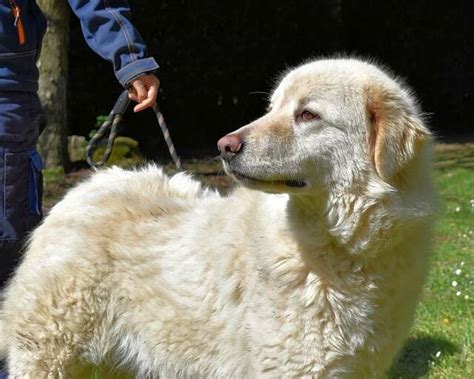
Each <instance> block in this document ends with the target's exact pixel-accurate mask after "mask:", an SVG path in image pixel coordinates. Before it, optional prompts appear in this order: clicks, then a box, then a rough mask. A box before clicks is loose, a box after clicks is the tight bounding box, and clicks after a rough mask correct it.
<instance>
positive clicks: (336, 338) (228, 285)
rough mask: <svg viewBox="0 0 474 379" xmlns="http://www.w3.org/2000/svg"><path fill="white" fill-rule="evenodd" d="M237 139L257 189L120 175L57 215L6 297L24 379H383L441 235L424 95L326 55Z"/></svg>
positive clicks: (41, 231) (300, 72)
mask: <svg viewBox="0 0 474 379" xmlns="http://www.w3.org/2000/svg"><path fill="white" fill-rule="evenodd" d="M232 136H233V137H237V138H238V139H239V140H240V141H241V146H240V145H239V149H238V151H233V152H229V151H227V152H225V151H224V152H223V155H224V157H225V167H226V170H227V172H228V173H230V174H232V175H234V176H235V177H236V178H237V179H238V180H239V181H240V182H241V183H242V184H243V185H244V186H243V187H240V188H238V189H237V190H235V192H234V193H232V194H231V195H229V196H227V197H221V196H219V195H218V194H217V193H215V192H213V191H208V190H203V189H202V188H201V187H200V185H199V184H198V183H197V182H196V181H194V180H193V179H192V178H191V177H189V176H187V175H186V174H178V175H175V176H174V177H172V178H168V177H167V176H166V175H164V174H163V173H162V171H161V170H160V169H159V168H157V167H154V166H150V167H148V168H145V169H142V170H138V171H124V170H122V169H119V168H113V169H110V170H105V171H101V172H99V173H97V174H94V175H93V176H92V178H91V179H90V180H88V181H87V182H85V183H83V184H81V185H79V186H78V187H77V188H75V189H73V190H72V191H70V192H69V193H68V194H67V196H66V197H65V198H64V200H62V201H61V202H60V203H58V204H57V205H56V206H55V207H54V208H53V209H52V211H51V212H50V214H49V215H48V216H47V218H46V219H45V220H44V222H43V224H42V225H41V226H40V227H38V228H37V230H36V231H35V232H34V234H33V236H32V239H31V242H30V244H29V247H28V249H27V251H26V253H25V256H24V259H23V262H22V264H21V266H20V267H19V269H18V270H17V272H16V274H15V276H14V278H13V279H12V281H11V283H10V285H9V287H8V289H7V290H6V293H5V301H4V304H3V315H2V318H3V321H2V323H3V325H2V327H3V333H2V335H1V339H2V345H3V349H4V350H5V354H6V358H7V361H8V368H9V371H10V375H11V377H12V378H22V379H23V378H43V377H51V378H53V377H54V378H63V377H77V376H79V373H80V372H82V370H83V369H86V368H87V366H88V365H99V366H100V365H108V366H111V367H117V368H118V369H124V370H127V371H129V372H130V373H131V374H132V375H134V376H136V377H139V378H145V377H163V378H166V377H219V378H232V377H234V378H237V377H239V378H240V377H273V378H274V377H303V376H306V377H317V378H342V377H347V378H377V377H381V376H383V374H384V372H386V370H387V369H388V368H389V366H390V364H391V362H392V360H393V358H394V356H395V355H396V353H397V351H398V350H399V349H400V347H401V344H402V342H403V340H404V338H405V337H406V335H407V332H408V329H409V327H410V324H411V322H412V318H413V314H414V310H415V305H416V303H417V300H418V297H419V294H420V290H421V287H422V283H423V279H424V276H425V270H426V263H427V257H428V252H429V240H430V234H431V223H432V221H431V220H432V208H433V203H434V192H433V188H432V183H431V177H430V171H431V166H430V149H431V136H430V132H429V131H428V130H427V129H426V127H425V126H424V124H423V121H422V119H421V116H420V111H419V109H418V107H417V106H416V104H415V102H414V100H413V97H412V95H411V94H410V93H409V92H408V91H407V89H406V88H405V87H404V86H403V85H402V84H400V82H399V81H397V80H395V79H393V78H391V77H390V76H389V75H388V74H387V73H384V72H383V71H382V70H380V69H378V68H376V67H375V66H373V65H371V64H368V63H365V62H361V61H358V60H354V59H332V60H331V59H328V60H319V61H315V62H312V63H308V64H305V65H302V66H300V67H298V68H296V69H294V70H292V71H290V72H289V73H288V74H287V75H286V76H285V77H284V79H283V80H282V81H281V83H280V84H279V86H278V87H277V89H276V90H275V92H274V94H273V96H272V98H271V104H270V110H269V112H268V113H267V114H266V115H264V116H263V117H261V118H260V119H258V120H256V121H255V122H253V123H251V124H249V125H247V126H245V127H243V128H241V129H239V130H237V131H236V132H234V133H232V135H231V137H232ZM248 187H250V189H249V188H248ZM256 190H257V191H256ZM258 190H261V191H258Z"/></svg>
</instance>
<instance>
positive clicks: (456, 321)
mask: <svg viewBox="0 0 474 379" xmlns="http://www.w3.org/2000/svg"><path fill="white" fill-rule="evenodd" d="M436 182H437V185H438V190H439V193H440V200H441V206H440V214H439V219H438V223H437V226H436V234H435V241H434V254H433V259H432V262H431V269H430V274H429V278H428V282H427V284H426V286H425V292H424V295H423V299H422V302H421V304H420V305H419V307H418V310H417V317H416V322H415V325H414V328H413V331H412V333H411V337H410V339H409V341H408V342H407V344H406V346H405V349H404V351H403V352H402V354H401V356H400V359H399V361H398V362H397V363H396V364H395V365H394V367H393V369H392V372H391V375H390V376H391V377H392V378H404V379H405V378H407V379H409V378H433V379H434V378H436V379H438V378H446V379H451V378H453V379H455V378H459V379H461V378H462V379H464V378H474V310H473V308H474V145H472V144H471V145H459V146H454V147H452V146H451V147H442V146H441V147H438V148H437V149H436Z"/></svg>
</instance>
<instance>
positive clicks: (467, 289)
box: [45, 144, 474, 379]
mask: <svg viewBox="0 0 474 379" xmlns="http://www.w3.org/2000/svg"><path fill="white" fill-rule="evenodd" d="M184 167H185V169H187V170H189V171H191V172H194V173H195V174H196V177H197V178H198V179H200V180H201V181H203V182H204V183H205V184H206V185H210V186H213V187H217V188H219V189H221V190H224V191H225V190H227V189H228V188H229V186H230V185H231V184H230V181H229V179H228V178H226V177H225V176H222V172H221V171H220V166H219V164H218V161H216V160H215V159H210V160H206V161H187V162H185V163H184ZM435 168H436V171H435V178H436V183H437V185H438V189H439V193H440V210H439V217H438V222H437V226H436V233H435V240H434V252H433V258H432V262H431V270H430V274H429V278H428V281H427V283H426V286H425V291H424V294H423V298H422V301H421V303H420V305H419V307H418V310H417V314H416V321H415V324H414V327H413V329H412V332H411V334H410V338H409V339H408V341H407V343H406V345H405V347H404V349H403V351H402V352H401V354H400V357H399V358H398V360H397V361H396V362H395V364H394V365H393V367H392V369H391V371H390V375H389V377H390V378H391V379H399V378H403V379H412V378H432V379H434V378H436V379H438V378H440V379H441V378H446V379H456V378H459V379H461V378H462V379H465V378H474V317H473V316H474V309H473V308H474V144H462V145H461V144H459V145H437V146H436V149H435ZM167 169H168V170H169V171H173V169H172V167H171V166H167ZM87 174H88V171H86V170H82V171H79V172H76V173H73V174H69V175H67V176H66V177H64V175H63V174H62V173H61V171H58V170H47V171H46V172H45V184H46V186H45V207H46V209H48V208H49V207H51V206H52V205H53V204H54V203H55V202H56V201H57V199H58V198H59V197H60V196H61V194H62V193H63V192H64V190H65V189H67V188H68V187H70V186H72V185H73V184H74V183H76V182H77V181H78V180H79V179H80V178H82V177H84V175H87Z"/></svg>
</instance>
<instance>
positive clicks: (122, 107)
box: [86, 90, 182, 171]
mask: <svg viewBox="0 0 474 379" xmlns="http://www.w3.org/2000/svg"><path fill="white" fill-rule="evenodd" d="M129 103H130V100H129V98H128V91H127V90H125V91H123V92H122V93H121V94H120V96H119V97H118V99H117V101H116V102H115V105H114V108H113V109H112V112H110V114H109V117H107V120H106V121H105V122H104V123H103V124H102V126H101V127H100V128H99V130H98V131H97V133H96V134H95V135H94V137H92V138H91V140H90V141H89V144H88V145H87V148H86V160H87V163H88V164H89V165H90V166H91V167H95V168H98V167H100V166H103V165H104V164H105V162H107V160H108V159H109V157H110V154H111V153H112V147H113V145H114V141H115V138H116V137H117V127H118V125H119V123H120V121H122V116H123V114H124V113H125V111H126V110H127V107H128V104H129ZM153 110H154V112H155V114H156V119H157V120H158V125H160V128H161V132H162V133H163V137H164V138H165V141H166V145H167V146H168V150H169V153H170V155H171V158H172V159H173V162H174V164H175V165H176V168H177V169H178V171H181V170H182V166H181V160H180V159H179V157H178V154H177V153H176V149H175V147H174V144H173V141H172V140H171V135H170V133H169V130H168V127H167V126H166V123H165V119H164V118H163V114H162V113H161V111H160V109H159V107H158V105H157V104H155V105H154V106H153ZM109 128H110V134H109V137H108V140H107V146H106V148H105V151H104V154H103V156H102V159H101V160H99V161H98V162H95V161H94V160H93V159H92V156H93V155H94V152H95V150H96V149H97V146H98V143H99V141H100V140H101V139H102V138H103V137H104V135H105V133H106V132H107V130H108V129H109Z"/></svg>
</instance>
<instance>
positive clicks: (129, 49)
mask: <svg viewBox="0 0 474 379" xmlns="http://www.w3.org/2000/svg"><path fill="white" fill-rule="evenodd" d="M68 1H69V4H70V6H71V8H72V10H73V12H74V13H75V14H76V15H77V17H79V20H80V22H81V27H82V32H83V34H84V37H85V39H86V42H87V44H88V45H89V46H90V47H91V48H92V50H94V51H95V52H96V53H97V54H99V55H100V56H101V57H102V58H104V59H106V60H108V61H109V62H112V64H113V66H114V72H115V76H116V77H117V79H118V80H119V82H120V83H121V84H122V85H123V86H126V85H127V84H128V83H129V82H130V80H131V79H133V78H135V77H136V76H138V75H140V74H142V73H145V72H149V71H153V70H156V69H157V68H158V64H157V63H156V61H155V60H154V59H153V58H151V57H147V47H146V45H145V42H144V41H143V39H142V37H141V36H140V34H139V33H138V31H137V30H136V29H135V27H134V26H133V24H132V23H131V21H130V6H129V5H128V2H127V1H126V0H68Z"/></svg>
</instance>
